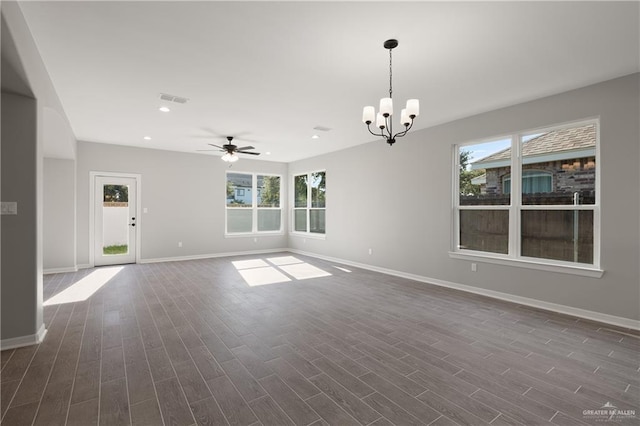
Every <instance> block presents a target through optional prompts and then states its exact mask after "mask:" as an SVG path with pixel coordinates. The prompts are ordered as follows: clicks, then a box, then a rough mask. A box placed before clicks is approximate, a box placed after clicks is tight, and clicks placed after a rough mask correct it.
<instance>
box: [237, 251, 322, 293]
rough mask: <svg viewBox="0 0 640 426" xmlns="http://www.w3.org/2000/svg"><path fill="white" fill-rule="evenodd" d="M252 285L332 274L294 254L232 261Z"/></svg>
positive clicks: (245, 279)
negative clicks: (264, 258)
mask: <svg viewBox="0 0 640 426" xmlns="http://www.w3.org/2000/svg"><path fill="white" fill-rule="evenodd" d="M231 263H232V264H233V266H235V268H236V269H237V270H238V273H240V275H241V276H242V278H243V279H244V281H245V282H246V283H247V284H249V286H250V287H255V286H260V285H267V284H276V283H284V282H290V281H293V280H296V281H299V280H306V279H310V278H320V277H328V276H331V274H330V273H329V272H326V271H323V270H322V269H320V268H317V267H315V266H313V265H310V264H308V263H307V262H305V261H302V260H300V259H298V258H296V257H294V256H280V257H270V258H268V259H266V261H265V260H263V259H249V260H237V261H234V262H231Z"/></svg>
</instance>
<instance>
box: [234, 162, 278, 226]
mask: <svg viewBox="0 0 640 426" xmlns="http://www.w3.org/2000/svg"><path fill="white" fill-rule="evenodd" d="M230 173H234V174H242V175H251V207H229V206H228V205H227V199H226V196H227V193H226V190H225V201H224V236H225V238H242V237H254V236H258V235H259V236H278V235H284V227H283V226H282V210H283V209H282V175H278V174H275V173H257V172H240V171H235V170H234V171H226V172H225V175H224V177H225V185H226V183H227V182H228V178H227V176H228V175H229V174H230ZM258 176H276V177H279V178H280V207H258ZM229 210H245V211H246V210H251V229H252V231H250V232H228V231H227V229H228V226H227V221H228V220H229V217H228V212H229ZM259 210H278V211H280V229H279V230H277V231H258V211H259Z"/></svg>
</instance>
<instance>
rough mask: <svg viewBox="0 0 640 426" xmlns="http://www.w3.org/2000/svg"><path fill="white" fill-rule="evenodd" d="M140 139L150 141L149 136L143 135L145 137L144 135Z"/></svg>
mask: <svg viewBox="0 0 640 426" xmlns="http://www.w3.org/2000/svg"><path fill="white" fill-rule="evenodd" d="M142 139H144V140H145V141H150V140H151V136H145V137H144V138H142Z"/></svg>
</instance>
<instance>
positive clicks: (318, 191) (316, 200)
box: [311, 172, 327, 207]
mask: <svg viewBox="0 0 640 426" xmlns="http://www.w3.org/2000/svg"><path fill="white" fill-rule="evenodd" d="M326 183H327V180H326V176H325V172H317V173H311V207H326V205H325V204H326V203H325V194H326V192H327V187H326Z"/></svg>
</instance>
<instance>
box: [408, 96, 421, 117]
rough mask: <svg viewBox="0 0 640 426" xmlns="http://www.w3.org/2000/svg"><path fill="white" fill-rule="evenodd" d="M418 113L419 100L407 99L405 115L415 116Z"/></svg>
mask: <svg viewBox="0 0 640 426" xmlns="http://www.w3.org/2000/svg"><path fill="white" fill-rule="evenodd" d="M418 115H420V101H419V100H417V99H409V100H408V101H407V116H409V117H411V118H415V117H417V116H418Z"/></svg>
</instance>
